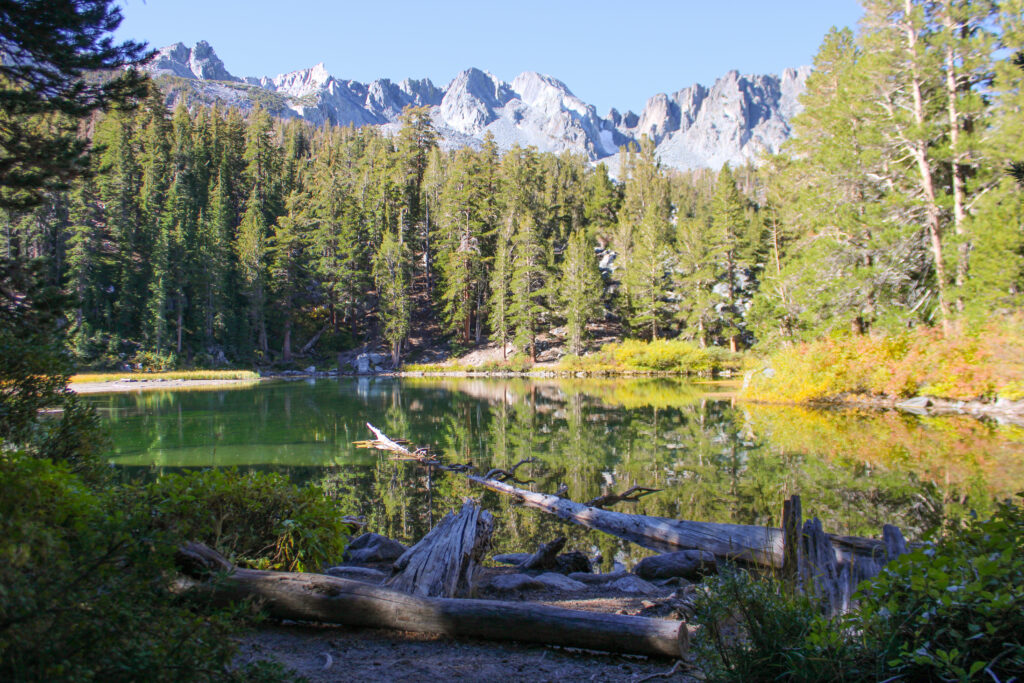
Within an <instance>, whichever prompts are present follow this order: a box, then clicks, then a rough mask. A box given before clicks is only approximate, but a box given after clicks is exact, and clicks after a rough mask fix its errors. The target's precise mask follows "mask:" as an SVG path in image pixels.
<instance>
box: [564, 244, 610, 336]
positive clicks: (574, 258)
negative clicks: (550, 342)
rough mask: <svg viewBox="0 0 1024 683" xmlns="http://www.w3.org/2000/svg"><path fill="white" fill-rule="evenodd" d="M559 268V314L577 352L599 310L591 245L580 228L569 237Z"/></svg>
mask: <svg viewBox="0 0 1024 683" xmlns="http://www.w3.org/2000/svg"><path fill="white" fill-rule="evenodd" d="M561 271H562V277H561V283H560V287H559V292H558V293H559V299H560V302H561V309H560V313H561V315H562V316H563V317H564V318H565V321H566V328H567V331H568V334H569V350H570V351H571V352H572V353H575V354H577V355H578V354H580V353H582V351H583V337H584V335H585V333H586V329H587V323H589V322H590V321H591V320H593V319H594V318H595V317H597V314H598V313H599V306H600V303H601V294H602V289H603V284H602V282H601V271H599V270H598V269H597V260H596V259H595V258H594V247H593V244H592V243H591V241H590V240H588V239H587V235H586V232H585V231H584V230H582V229H579V230H577V231H576V232H574V233H573V234H572V235H571V236H570V237H569V243H568V245H566V250H565V259H564V260H563V261H562V268H561Z"/></svg>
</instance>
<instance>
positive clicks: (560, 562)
mask: <svg viewBox="0 0 1024 683" xmlns="http://www.w3.org/2000/svg"><path fill="white" fill-rule="evenodd" d="M555 571H556V572H558V573H559V574H572V573H573V572H586V573H589V572H591V571H593V568H592V566H591V564H590V558H589V557H587V556H586V554H584V553H582V552H580V551H579V550H571V551H569V552H567V553H562V554H561V555H559V556H558V557H556V558H555Z"/></svg>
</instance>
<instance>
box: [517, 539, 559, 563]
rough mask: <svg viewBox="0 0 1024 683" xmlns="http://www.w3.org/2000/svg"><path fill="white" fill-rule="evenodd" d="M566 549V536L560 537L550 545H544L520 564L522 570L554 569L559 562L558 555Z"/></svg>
mask: <svg viewBox="0 0 1024 683" xmlns="http://www.w3.org/2000/svg"><path fill="white" fill-rule="evenodd" d="M564 547H565V536H559V537H558V538H556V539H555V540H553V541H551V542H550V543H542V544H541V546H540V548H538V549H537V552H535V553H534V554H533V555H530V556H529V557H527V558H526V559H525V560H523V561H522V562H520V563H519V568H520V569H552V568H553V567H554V566H555V565H556V564H557V561H558V553H560V552H562V548H564Z"/></svg>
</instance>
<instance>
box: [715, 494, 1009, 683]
mask: <svg viewBox="0 0 1024 683" xmlns="http://www.w3.org/2000/svg"><path fill="white" fill-rule="evenodd" d="M1021 548H1024V510H1022V508H1021V507H1019V506H1016V505H1011V504H1003V505H1001V506H1000V507H999V511H998V513H997V514H996V515H995V516H994V517H993V519H991V520H989V521H984V522H981V521H976V520H974V521H971V522H969V523H968V524H967V526H966V527H965V528H964V529H962V530H958V531H955V532H951V533H950V534H949V535H948V536H947V537H946V538H944V539H943V540H941V541H939V542H938V543H935V544H930V545H928V546H926V547H924V548H920V549H917V550H915V551H914V552H912V553H910V554H908V555H904V556H902V557H901V558H899V559H898V560H896V561H895V562H893V563H891V564H890V565H889V566H888V567H886V569H885V570H884V571H883V572H882V573H881V574H879V575H878V576H877V577H875V578H874V579H872V580H871V581H867V582H865V583H864V584H862V585H861V586H860V587H859V589H858V593H857V595H856V599H857V600H858V604H857V606H856V607H855V609H854V610H853V611H852V612H850V613H849V614H847V615H844V616H843V617H840V618H837V619H833V620H829V619H825V618H824V617H822V616H820V615H818V614H817V613H816V611H815V608H814V606H813V604H812V603H811V602H810V601H808V600H806V599H804V598H801V597H794V596H792V595H790V594H789V593H788V592H787V591H786V590H784V589H783V587H782V585H781V584H779V583H778V582H775V581H773V580H758V579H755V578H753V577H751V576H750V575H749V574H746V573H743V572H737V571H729V572H724V573H723V574H722V575H721V576H720V577H718V578H717V579H716V580H714V581H713V582H712V583H711V584H710V585H709V587H708V592H707V594H706V595H704V596H702V597H701V599H700V600H699V601H698V605H697V619H698V621H699V622H700V624H701V627H702V628H701V631H700V635H699V637H698V639H697V642H696V649H697V652H698V656H699V657H700V658H701V665H702V667H703V668H704V670H705V673H706V674H707V676H708V680H711V681H779V680H783V681H821V680H834V681H878V680H890V681H897V680H900V681H970V680H998V681H1009V680H1019V679H1020V677H1021V676H1024V554H1022V553H1021Z"/></svg>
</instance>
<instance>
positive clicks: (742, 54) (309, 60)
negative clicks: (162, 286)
mask: <svg viewBox="0 0 1024 683" xmlns="http://www.w3.org/2000/svg"><path fill="white" fill-rule="evenodd" d="M120 4H121V6H122V11H123V14H124V22H123V23H122V25H121V28H120V29H119V31H118V34H117V35H118V37H119V38H134V39H136V40H144V41H146V42H148V43H149V44H150V45H151V46H153V47H162V46H164V45H169V44H171V43H175V42H179V41H180V42H183V43H186V44H188V45H192V44H194V43H195V42H196V41H199V40H206V41H208V42H209V43H210V44H211V45H212V46H213V48H214V49H215V50H216V52H217V54H218V55H219V56H220V57H221V59H223V60H224V64H225V66H227V68H228V70H229V71H230V72H231V73H233V74H235V75H237V76H265V75H275V74H278V73H283V72H287V71H294V70H296V69H301V68H305V67H309V66H312V65H314V64H316V63H317V62H321V61H322V62H324V64H325V65H326V67H327V70H328V71H329V72H330V73H331V74H333V75H334V76H336V77H339V78H346V79H354V80H358V81H363V82H366V81H371V80H373V79H375V78H390V79H392V80H395V81H399V80H401V79H403V78H406V77H412V78H424V77H427V78H430V79H431V80H432V81H433V82H434V84H435V85H437V86H439V87H444V85H445V84H446V83H448V81H449V80H451V78H452V77H453V76H455V74H457V73H458V72H459V71H461V70H462V69H465V68H468V67H470V66H475V67H478V68H481V69H485V70H487V71H490V72H491V73H493V74H495V75H496V76H498V77H499V78H502V79H504V80H509V81H510V80H512V79H513V78H514V77H515V76H516V75H517V74H519V73H520V72H522V71H539V72H541V73H546V74H550V75H552V76H554V77H556V78H559V79H561V80H562V81H564V82H565V83H566V85H568V86H569V88H570V89H571V90H572V91H573V93H575V94H576V95H577V96H578V97H580V98H582V99H583V100H585V101H587V102H589V103H591V104H594V105H595V106H596V107H597V110H598V113H599V114H602V115H603V114H605V113H606V112H607V111H608V109H609V108H610V107H613V106H614V107H616V108H617V109H619V110H620V111H625V110H626V109H632V110H634V111H637V112H639V111H640V110H641V109H642V108H643V105H644V103H645V102H646V100H647V98H648V97H650V96H651V95H654V94H655V93H658V92H673V91H675V90H679V89H680V88H684V87H686V86H688V85H691V84H693V83H703V84H705V85H710V84H711V83H713V82H714V80H715V79H716V78H718V77H719V76H721V75H722V74H724V73H725V72H726V71H728V70H730V69H737V70H739V71H740V72H742V73H778V72H780V71H781V70H782V69H784V68H786V67H789V66H799V65H801V64H810V63H811V60H812V58H813V57H814V53H815V52H816V51H817V49H818V46H819V45H820V44H821V40H822V37H823V36H824V35H825V32H826V31H827V30H828V28H829V27H830V26H833V25H834V26H851V27H855V25H856V22H857V20H858V18H859V17H860V14H861V11H860V6H859V4H858V3H857V0H760V1H758V0H717V1H716V0H703V1H699V0H675V1H674V2H673V1H671V0H665V1H653V2H652V1H645V0H635V1H633V2H630V1H629V0H616V1H615V2H610V1H606V0H589V1H577V0H546V1H542V0H506V1H504V2H500V1H499V2H492V1H488V0H475V1H472V2H470V1H468V0H436V1H431V0H420V1H419V2H416V1H414V0H391V1H381V0H376V1H375V0H363V1H362V2H359V3H353V2H348V1H347V0H336V1H334V2H331V1H328V0H323V1H317V0H276V1H273V2H271V1H269V0H251V1H249V2H236V1H235V0H205V1H203V2H200V1H198V0H121V3H120Z"/></svg>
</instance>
